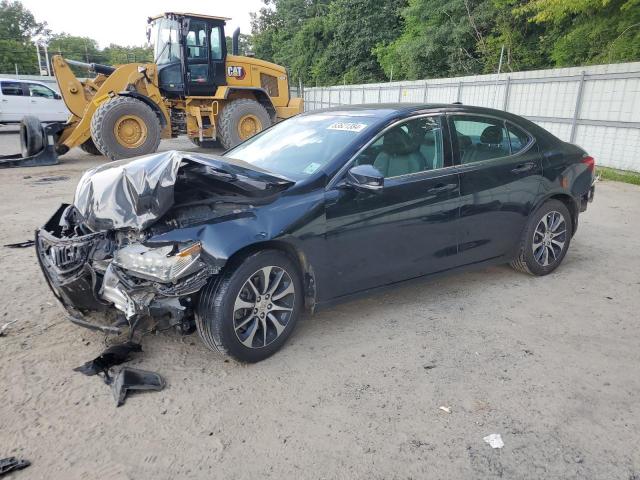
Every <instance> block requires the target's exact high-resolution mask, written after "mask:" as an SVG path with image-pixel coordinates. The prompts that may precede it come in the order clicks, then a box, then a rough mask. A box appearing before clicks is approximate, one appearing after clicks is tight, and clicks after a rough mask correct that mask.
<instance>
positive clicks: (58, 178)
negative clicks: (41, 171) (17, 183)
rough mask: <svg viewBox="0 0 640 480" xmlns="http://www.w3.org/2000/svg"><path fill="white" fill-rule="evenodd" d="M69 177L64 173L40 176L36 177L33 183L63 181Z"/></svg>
mask: <svg viewBox="0 0 640 480" xmlns="http://www.w3.org/2000/svg"><path fill="white" fill-rule="evenodd" d="M69 178H70V177H65V176H64V175H58V176H55V177H42V178H39V179H37V180H36V181H35V182H33V183H52V182H64V181H65V180H69Z"/></svg>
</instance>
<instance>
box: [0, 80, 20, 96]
mask: <svg viewBox="0 0 640 480" xmlns="http://www.w3.org/2000/svg"><path fill="white" fill-rule="evenodd" d="M1 88H2V94H3V95H13V96H18V97H21V96H23V95H24V92H23V91H22V85H21V84H20V83H19V82H2V87H1Z"/></svg>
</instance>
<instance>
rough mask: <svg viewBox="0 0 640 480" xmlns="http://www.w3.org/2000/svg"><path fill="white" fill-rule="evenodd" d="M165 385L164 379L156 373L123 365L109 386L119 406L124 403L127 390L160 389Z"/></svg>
mask: <svg viewBox="0 0 640 480" xmlns="http://www.w3.org/2000/svg"><path fill="white" fill-rule="evenodd" d="M165 386H166V383H165V381H164V379H163V378H162V377H161V376H160V374H158V373H155V372H149V371H147V370H139V369H137V368H130V367H123V368H122V369H121V370H120V371H119V372H118V374H117V375H116V377H115V379H114V381H113V384H112V385H111V388H112V391H113V397H114V398H115V400H116V406H117V407H119V406H121V405H123V404H124V401H125V398H126V397H127V394H128V393H129V391H141V390H155V391H160V390H162V389H163V388H164V387H165Z"/></svg>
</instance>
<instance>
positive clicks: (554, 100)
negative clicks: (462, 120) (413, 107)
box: [304, 62, 640, 172]
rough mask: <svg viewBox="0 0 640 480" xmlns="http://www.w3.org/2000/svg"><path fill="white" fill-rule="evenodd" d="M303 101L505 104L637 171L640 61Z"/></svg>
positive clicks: (333, 91) (323, 92)
mask: <svg viewBox="0 0 640 480" xmlns="http://www.w3.org/2000/svg"><path fill="white" fill-rule="evenodd" d="M304 100H305V109H307V110H315V109H319V108H326V107H329V106H336V105H344V104H359V103H384V102H420V103H451V102H455V101H460V102H462V103H464V104H467V105H477V106H483V107H490V108H497V109H501V110H506V111H509V112H512V113H515V114H518V115H522V116H524V117H527V118H529V119H530V120H532V121H534V122H536V123H537V124H539V125H540V126H542V127H543V128H546V129H547V130H549V131H550V132H552V133H553V134H554V135H556V136H558V137H559V138H561V139H562V140H566V141H569V142H572V143H576V144H578V145H580V146H582V147H583V148H585V149H586V150H587V151H588V152H589V153H590V154H591V155H593V156H594V157H595V158H596V162H597V164H598V165H603V166H609V167H614V168H620V169H623V170H633V171H636V172H638V171H640V62H635V63H619V64H611V65H594V66H588V67H575V68H558V69H551V70H534V71H529V72H511V73H504V74H500V75H497V74H491V75H475V76H467V77H456V78H438V79H431V80H419V81H411V82H393V83H376V84H367V85H346V86H335V87H324V88H322V87H321V88H306V89H305V91H304Z"/></svg>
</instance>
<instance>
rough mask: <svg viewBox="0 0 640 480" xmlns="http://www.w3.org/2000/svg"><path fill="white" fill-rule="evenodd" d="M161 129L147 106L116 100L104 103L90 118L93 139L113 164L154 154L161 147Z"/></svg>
mask: <svg viewBox="0 0 640 480" xmlns="http://www.w3.org/2000/svg"><path fill="white" fill-rule="evenodd" d="M161 133H162V128H161V126H160V120H159V119H158V117H157V116H156V114H155V112H154V111H153V110H152V109H151V107H149V106H148V105H147V104H146V103H144V102H142V101H140V100H137V99H135V98H131V97H115V98H113V99H111V100H107V101H106V102H104V103H102V104H101V105H100V106H99V107H98V109H97V110H96V111H95V113H94V114H93V117H92V118H91V138H92V139H93V143H94V144H95V146H96V147H98V150H100V152H102V154H104V155H105V156H107V157H108V158H110V159H111V160H119V159H121V158H130V157H137V156H139V155H146V154H149V153H153V152H155V151H156V150H157V149H158V145H160V135H161Z"/></svg>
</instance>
